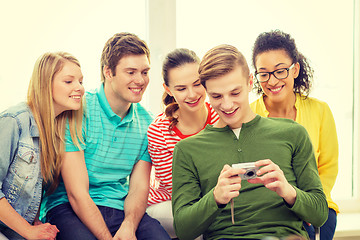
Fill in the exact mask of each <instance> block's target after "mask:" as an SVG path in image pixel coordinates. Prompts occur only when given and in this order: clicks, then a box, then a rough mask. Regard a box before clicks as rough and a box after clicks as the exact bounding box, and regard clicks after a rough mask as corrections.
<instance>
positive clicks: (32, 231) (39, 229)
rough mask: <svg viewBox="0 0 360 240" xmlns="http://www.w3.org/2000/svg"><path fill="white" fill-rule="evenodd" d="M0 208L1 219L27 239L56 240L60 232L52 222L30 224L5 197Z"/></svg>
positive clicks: (0, 202)
mask: <svg viewBox="0 0 360 240" xmlns="http://www.w3.org/2000/svg"><path fill="white" fill-rule="evenodd" d="M0 209H1V211H0V219H1V221H2V222H3V223H5V224H6V225H7V226H8V227H10V228H11V229H12V230H14V231H15V232H17V233H18V234H20V235H21V236H23V237H24V238H26V239H47V240H54V239H55V237H56V234H57V233H58V232H59V230H58V229H57V228H56V226H55V225H51V224H50V223H45V224H41V225H36V226H33V225H30V224H29V223H28V222H27V221H26V220H25V219H24V218H23V217H21V216H20V215H19V214H18V213H17V212H16V211H15V210H14V208H13V207H12V206H11V205H10V204H9V203H8V201H7V200H6V198H4V197H3V198H1V199H0Z"/></svg>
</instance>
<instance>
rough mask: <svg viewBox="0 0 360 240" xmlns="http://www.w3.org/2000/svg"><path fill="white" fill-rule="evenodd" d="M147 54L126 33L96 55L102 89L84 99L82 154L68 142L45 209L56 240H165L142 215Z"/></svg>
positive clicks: (145, 178)
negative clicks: (59, 174)
mask: <svg viewBox="0 0 360 240" xmlns="http://www.w3.org/2000/svg"><path fill="white" fill-rule="evenodd" d="M149 58H150V53H149V49H148V47H147V45H146V43H145V42H144V41H142V40H141V39H139V38H138V37H137V36H136V35H134V34H130V33H119V34H115V35H114V36H113V37H112V38H110V39H109V40H108V41H107V43H106V44H105V47H104V49H103V52H102V56H101V73H102V83H101V85H100V87H99V88H98V89H96V90H94V91H90V92H87V93H86V106H85V107H84V109H85V111H86V112H85V116H84V121H83V125H82V127H83V139H84V143H83V144H81V149H79V148H77V146H76V144H74V143H73V142H72V141H71V138H70V137H69V136H68V135H67V138H66V153H65V154H64V156H63V158H62V167H61V176H62V179H61V181H60V184H59V186H58V188H57V189H56V190H55V192H54V193H53V194H51V195H50V196H46V197H45V199H44V202H43V207H42V208H43V209H42V210H43V213H45V214H46V218H47V220H48V221H49V222H51V223H53V224H54V225H56V226H57V227H58V229H59V230H60V232H59V234H58V235H57V237H56V239H57V240H67V239H72V240H73V239H76V240H91V239H94V240H95V239H138V240H140V239H156V240H158V239H170V237H169V236H168V234H167V233H166V232H165V230H164V229H163V228H162V226H161V225H160V224H159V222H158V221H157V220H155V219H153V218H151V217H149V216H148V215H147V214H146V213H145V209H146V206H147V197H148V193H149V179H150V169H151V160H150V156H149V154H148V151H147V137H146V132H147V128H148V126H149V124H150V123H151V121H152V119H153V118H152V115H151V114H150V113H149V112H148V111H147V110H146V109H144V108H143V107H142V106H141V105H140V104H139V102H140V101H141V99H142V95H143V93H144V91H145V89H146V87H147V85H148V83H149V76H148V72H149V70H150V63H149Z"/></svg>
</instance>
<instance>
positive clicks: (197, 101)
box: [188, 99, 199, 104]
mask: <svg viewBox="0 0 360 240" xmlns="http://www.w3.org/2000/svg"><path fill="white" fill-rule="evenodd" d="M198 101H199V99H196V100H195V101H192V102H188V103H190V104H193V103H196V102H198Z"/></svg>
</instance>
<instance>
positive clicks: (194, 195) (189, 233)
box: [172, 146, 244, 239]
mask: <svg viewBox="0 0 360 240" xmlns="http://www.w3.org/2000/svg"><path fill="white" fill-rule="evenodd" d="M240 173H244V170H243V169H233V168H231V167H230V166H228V165H225V166H224V168H223V169H222V171H221V173H220V175H219V177H218V181H217V184H216V186H215V188H213V189H212V190H210V191H209V192H208V193H206V194H204V195H203V196H202V193H201V187H200V185H199V179H198V178H197V176H196V170H195V167H194V165H193V164H192V163H191V160H190V157H189V156H186V154H184V153H183V152H182V150H181V149H180V148H179V147H177V146H175V150H174V158H173V195H172V207H173V215H174V227H175V232H176V235H177V236H178V237H179V238H180V239H195V238H196V237H198V236H199V235H201V234H203V233H204V232H205V231H206V230H207V229H208V228H209V226H210V225H211V224H212V223H213V221H214V219H215V218H216V217H217V216H218V214H219V213H220V212H221V211H222V208H223V207H224V206H225V205H226V204H227V203H228V202H229V201H230V200H231V199H232V198H234V197H236V196H238V195H239V190H240V188H241V178H240V177H238V176H236V177H233V176H234V175H237V174H240ZM199 216H201V218H199Z"/></svg>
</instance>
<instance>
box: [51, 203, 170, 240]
mask: <svg viewBox="0 0 360 240" xmlns="http://www.w3.org/2000/svg"><path fill="white" fill-rule="evenodd" d="M98 208H99V210H100V212H101V214H102V216H103V218H104V220H105V223H106V225H107V227H108V228H109V230H110V232H111V234H112V235H113V236H114V235H115V233H116V232H117V230H118V229H119V227H120V225H121V223H122V221H123V220H124V211H122V210H118V209H114V208H110V207H104V206H98ZM46 219H47V221H48V222H50V223H51V224H54V225H56V227H57V228H58V229H59V230H60V232H59V233H58V234H57V236H56V240H73V239H76V240H96V238H95V236H94V235H93V234H92V233H91V232H90V231H89V230H88V229H87V227H86V226H85V225H84V224H83V223H82V222H81V220H80V219H79V218H78V216H77V215H76V214H75V212H74V211H73V210H72V208H71V205H70V203H64V204H61V205H59V206H56V207H54V208H52V209H51V210H50V211H49V212H48V213H47V215H46ZM136 238H137V239H138V240H151V239H153V240H168V239H171V238H170V237H169V235H168V234H167V233H166V231H165V230H164V228H163V227H162V226H161V225H160V223H159V222H158V221H157V220H156V219H154V218H151V217H150V216H149V215H147V214H146V213H145V215H144V216H143V218H142V219H141V221H140V223H139V226H138V229H137V231H136Z"/></svg>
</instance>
